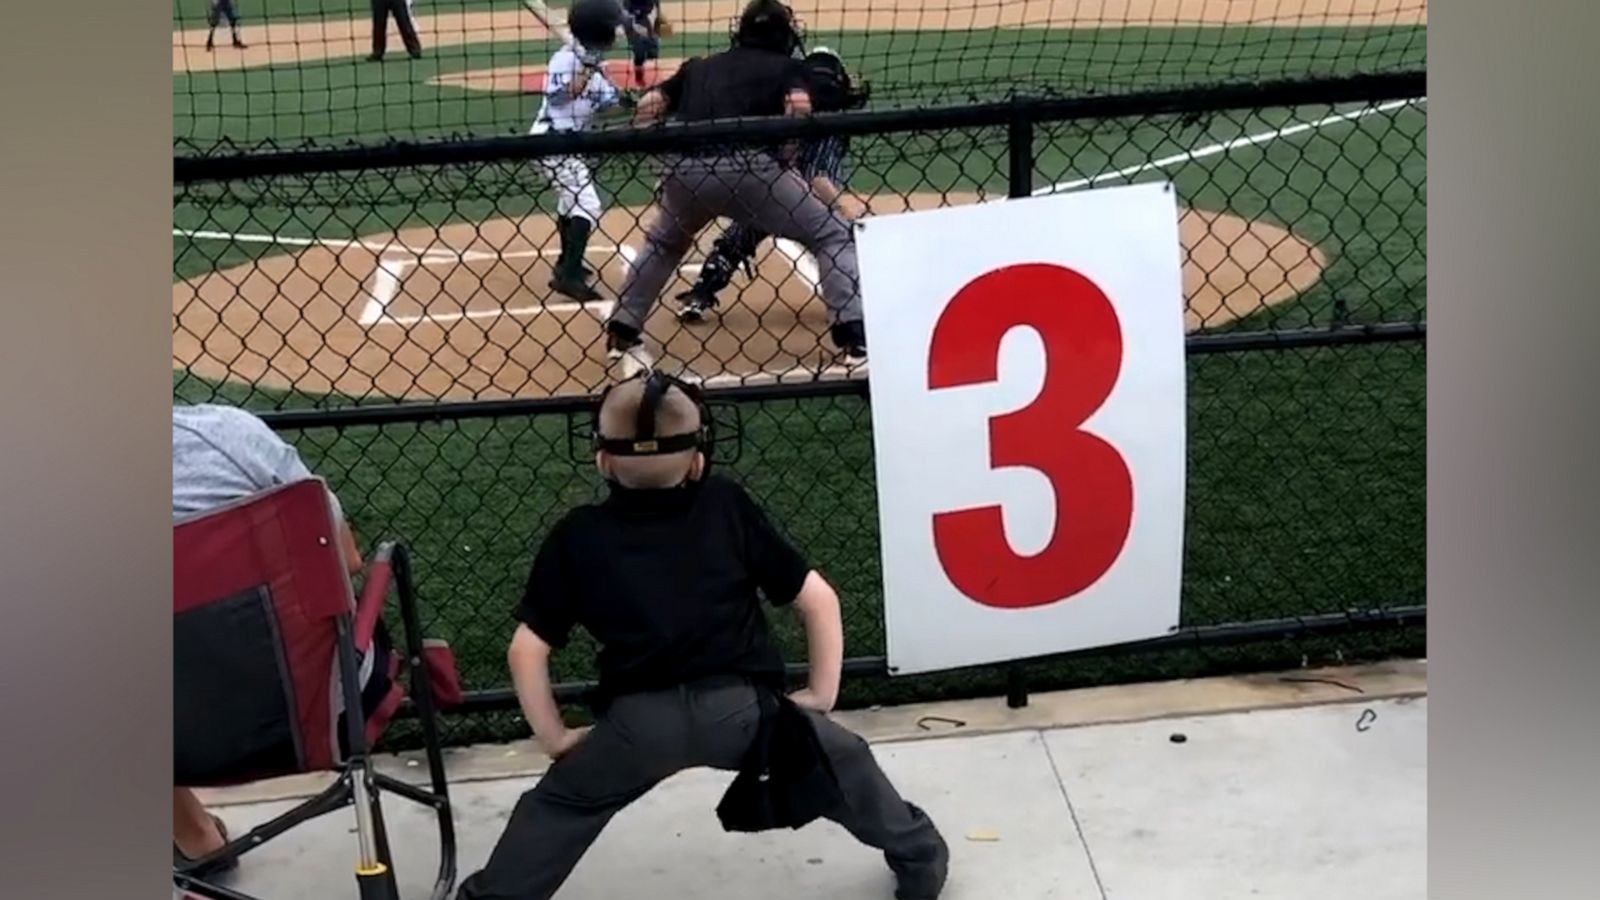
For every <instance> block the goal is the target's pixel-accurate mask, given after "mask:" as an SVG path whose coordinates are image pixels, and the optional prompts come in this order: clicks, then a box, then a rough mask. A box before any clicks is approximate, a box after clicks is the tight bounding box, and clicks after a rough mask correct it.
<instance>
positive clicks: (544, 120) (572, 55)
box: [529, 43, 621, 134]
mask: <svg viewBox="0 0 1600 900" xmlns="http://www.w3.org/2000/svg"><path fill="white" fill-rule="evenodd" d="M582 52H583V50H582V47H580V46H579V45H578V44H576V43H572V44H568V45H566V46H564V47H562V48H561V49H560V50H557V51H556V53H555V55H554V56H552V57H550V66H549V68H548V69H547V70H546V72H545V76H544V100H543V101H542V102H541V103H540V104H539V117H538V118H537V119H534V121H533V127H532V128H531V129H529V133H530V134H544V133H545V132H546V131H550V130H555V131H581V130H583V129H585V128H588V127H589V123H590V121H592V120H593V119H594V117H595V114H596V113H598V112H600V111H601V110H603V109H606V108H608V107H611V106H615V105H616V103H617V101H618V100H619V99H621V92H619V91H618V90H617V87H616V85H614V84H612V83H611V82H610V81H609V80H608V79H607V78H606V76H605V72H603V71H596V72H595V73H594V74H593V75H591V76H590V77H589V83H588V84H587V85H586V86H585V87H584V90H583V93H582V94H580V95H578V96H577V97H573V96H572V95H571V94H570V93H568V90H567V88H568V86H569V85H571V84H572V82H573V81H574V80H575V79H576V78H577V77H578V76H579V75H580V74H582V73H583V57H582Z"/></svg>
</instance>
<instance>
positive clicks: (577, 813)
mask: <svg viewBox="0 0 1600 900" xmlns="http://www.w3.org/2000/svg"><path fill="white" fill-rule="evenodd" d="M760 715H761V711H760V708H759V706H758V705H757V697H756V691H755V689H754V688H752V687H751V686H750V685H748V684H741V683H733V684H724V685H722V686H716V687H680V688H675V689H673V690H668V691H659V692H655V693H648V694H633V695H629V696H624V697H620V698H618V699H617V700H616V701H614V702H613V703H612V705H611V707H610V708H609V709H608V710H606V712H605V713H604V714H603V715H602V716H601V717H600V719H599V721H598V722H597V723H596V724H595V727H594V729H593V730H592V731H590V732H589V735H588V737H586V738H584V740H583V742H582V743H580V744H579V745H578V746H577V748H576V749H574V750H573V751H572V752H571V753H569V754H568V755H567V756H565V757H563V758H562V759H561V760H560V761H558V762H557V763H556V764H555V765H553V766H552V767H551V768H550V771H549V772H548V773H547V774H546V775H545V776H544V778H542V779H540V781H539V783H538V785H537V786H536V787H534V788H533V790H531V791H529V792H527V793H526V794H523V795H522V799H521V800H519V801H518V802H517V806H516V809H515V810H513V811H512V813H511V821H510V822H508V823H507V824H506V830H505V832H504V833H503V834H502V835H501V836H500V841H499V843H498V844H496V845H495V848H494V852H493V853H492V854H491V855H490V857H489V862H488V864H487V865H486V866H485V867H484V868H483V869H482V870H480V871H479V872H477V873H475V874H473V875H472V876H471V877H469V878H467V879H466V880H465V881H463V882H462V884H461V890H460V892H459V894H458V897H459V898H460V900H546V898H548V897H551V896H552V895H554V894H555V892H556V889H557V888H559V887H560V886H561V884H562V882H564V881H565V880H566V878H567V876H568V875H569V874H570V873H571V872H572V869H573V867H574V866H576V865H577V864H578V860H579V858H581V857H582V856H583V854H584V851H586V850H588V849H589V845H590V844H592V843H593V842H594V840H595V838H597V837H599V836H600V831H601V829H603V828H605V826H606V823H607V822H609V821H610V820H611V817H612V816H614V815H616V814H617V813H618V812H620V811H621V810H622V808H623V807H625V806H627V805H628V804H629V803H632V802H633V801H634V800H636V799H638V798H639V797H641V796H643V795H644V794H645V793H646V792H648V791H649V790H650V789H651V788H652V787H654V786H655V785H656V784H657V783H659V782H660V781H662V780H664V779H666V778H667V777H668V776H670V775H673V774H675V773H677V772H679V771H682V770H683V769H688V768H694V767H701V766H706V767H711V768H716V769H723V770H730V771H731V770H736V769H738V768H739V765H740V763H741V762H742V761H743V759H744V756H745V751H746V750H748V749H749V747H750V744H751V741H752V740H753V739H754V738H755V734H756V727H757V725H758V724H759V720H760ZM813 719H814V721H815V723H816V727H817V737H818V738H819V739H820V741H821V743H822V746H823V749H824V750H825V751H826V752H827V754H828V758H829V759H830V760H831V761H832V763H833V767H834V772H835V774H836V775H837V777H838V779H839V787H840V790H841V792H842V793H843V794H844V797H845V804H844V806H843V807H842V808H840V809H838V810H835V811H834V812H832V813H829V814H828V818H829V819H831V820H833V821H834V822H837V823H839V824H840V825H842V826H844V827H845V828H846V829H847V830H848V831H849V832H850V833H851V834H852V835H854V836H855V838H856V839H857V840H859V841H861V842H862V843H863V844H866V845H867V846H869V847H874V848H877V849H879V850H882V851H883V855H884V859H885V860H886V861H887V862H888V864H889V868H890V869H891V870H892V871H893V872H894V873H895V875H896V877H897V878H898V881H899V885H900V888H899V891H898V892H897V894H896V896H897V897H903V898H907V900H922V898H932V897H934V896H936V895H937V894H938V892H939V889H940V888H941V887H942V886H943V884H944V878H945V871H946V867H947V866H948V864H949V852H948V848H947V847H946V845H945V843H944V840H943V839H942V838H941V837H940V835H939V832H938V830H937V829H936V828H935V827H934V825H933V822H932V821H931V820H929V819H928V816H927V815H926V814H925V813H924V812H923V811H922V810H920V809H918V808H917V807H916V806H913V805H911V804H909V803H907V802H906V801H905V800H902V799H901V798H900V795H899V794H898V793H897V792H896V791H895V789H894V785H892V784H890V783H889V779H888V778H887V777H886V776H885V775H884V774H883V770H882V769H880V768H879V767H878V763H877V761H876V760H875V759H874V758H873V756H872V750H871V748H870V747H868V746H867V742H866V741H864V740H862V739H861V738H860V737H858V736H857V735H855V734H853V733H852V732H850V731H847V730H846V729H845V728H843V727H842V726H840V725H839V724H837V723H835V722H834V721H833V720H831V719H829V718H827V717H826V716H821V715H814V716H813ZM704 814H705V815H708V816H709V815H712V814H713V811H712V809H710V808H709V807H708V808H707V809H706V810H704ZM661 862H663V863H664V864H673V863H677V864H681V865H689V866H692V865H697V863H696V862H695V861H694V859H693V858H692V857H686V858H676V859H672V860H668V859H663V860H662V861H661ZM741 891H742V893H741ZM760 892H761V885H758V884H750V885H746V886H744V888H742V889H739V890H734V891H733V894H730V896H732V895H734V894H740V895H741V896H742V895H750V896H755V895H757V894H759V893H760ZM629 893H631V894H635V895H637V896H640V897H648V896H652V895H655V894H659V889H658V888H654V887H652V886H651V885H644V884H641V885H638V886H637V889H636V890H633V891H630V892H629Z"/></svg>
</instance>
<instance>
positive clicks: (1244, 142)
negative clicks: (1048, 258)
mask: <svg viewBox="0 0 1600 900" xmlns="http://www.w3.org/2000/svg"><path fill="white" fill-rule="evenodd" d="M1427 100H1428V98H1426V97H1418V98H1413V99H1408V100H1391V101H1389V102H1387V103H1380V104H1378V105H1376V106H1367V107H1362V108H1361V109H1357V110H1352V111H1350V112H1342V113H1334V114H1332V115H1327V116H1323V117H1322V118H1320V119H1316V120H1314V121H1311V122H1300V123H1298V124H1295V125H1286V126H1284V127H1282V128H1273V129H1270V130H1268V131H1262V132H1258V133H1256V134H1248V135H1245V136H1244V137H1237V138H1234V139H1233V140H1231V141H1222V142H1220V143H1216V144H1207V145H1206V146H1204V147H1199V148H1196V149H1194V150H1186V151H1184V152H1182V153H1174V154H1173V155H1171V156H1163V157H1162V158H1160V159H1153V160H1150V161H1148V162H1142V163H1139V164H1138V165H1133V166H1127V167H1125V168H1121V169H1116V170H1114V171H1111V172H1102V173H1100V174H1099V175H1093V176H1090V177H1088V178H1077V179H1073V180H1071V181H1061V182H1057V183H1055V184H1052V185H1047V186H1045V187H1042V188H1039V189H1038V190H1036V191H1034V192H1033V194H1034V196H1036V197H1038V196H1043V195H1045V194H1053V193H1056V192H1058V191H1070V190H1076V189H1077V188H1081V187H1089V186H1090V185H1095V184H1099V183H1100V182H1102V181H1108V180H1111V179H1115V178H1127V177H1129V176H1131V175H1138V174H1140V173H1142V172H1148V171H1150V170H1152V169H1165V168H1169V167H1171V166H1176V165H1182V164H1183V163H1187V162H1193V161H1194V160H1197V159H1205V158H1206V157H1208V156H1217V155H1219V154H1223V153H1227V152H1228V151H1230V150H1237V149H1238V148H1240V147H1253V146H1256V145H1258V144H1265V143H1267V142H1268V141H1275V140H1278V139H1279V138H1286V137H1293V136H1294V135H1297V134H1304V133H1305V132H1308V131H1316V130H1317V129H1320V128H1326V127H1328V126H1329V125H1337V124H1339V123H1341V122H1354V121H1357V120H1359V119H1364V118H1366V117H1367V116H1372V115H1377V114H1378V113H1384V112H1391V111H1393V110H1396V109H1400V108H1401V107H1404V106H1411V105H1414V104H1418V103H1426V102H1427Z"/></svg>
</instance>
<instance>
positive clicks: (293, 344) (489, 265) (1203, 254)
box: [172, 194, 1327, 400]
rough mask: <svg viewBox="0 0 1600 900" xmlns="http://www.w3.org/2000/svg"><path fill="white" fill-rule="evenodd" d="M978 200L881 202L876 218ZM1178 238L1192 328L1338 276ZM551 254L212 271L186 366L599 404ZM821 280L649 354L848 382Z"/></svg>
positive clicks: (589, 342)
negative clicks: (554, 286)
mask: <svg viewBox="0 0 1600 900" xmlns="http://www.w3.org/2000/svg"><path fill="white" fill-rule="evenodd" d="M979 199H982V198H979V197H977V196H976V195H965V196H951V197H947V198H946V197H941V196H940V195H937V194H920V195H915V196H913V197H911V198H899V197H887V198H886V197H879V198H874V200H873V211H874V212H876V213H889V212H896V211H901V210H904V209H907V208H917V209H921V208H928V207H932V206H938V205H943V204H946V203H953V204H961V203H970V202H975V201H977V200H979ZM639 217H640V211H639V210H632V209H617V210H612V211H610V212H608V213H607V214H606V216H605V217H604V218H603V221H602V223H601V227H600V229H598V230H597V232H596V234H595V238H594V240H593V242H592V243H591V245H590V254H589V258H588V264H589V265H590V267H591V268H594V269H595V270H596V271H597V272H598V275H599V280H600V282H601V283H602V285H603V288H602V292H603V293H606V294H608V295H611V296H614V295H615V293H616V292H617V290H618V289H619V288H620V287H621V284H622V279H623V276H624V274H625V272H626V265H627V263H628V260H629V259H630V258H631V256H632V254H633V253H634V249H635V248H638V247H640V246H642V245H643V235H642V233H641V229H640V226H639V221H638V220H639ZM717 233H718V232H717V229H716V228H711V229H707V231H706V232H705V233H704V234H703V235H701V246H700V249H699V250H697V251H695V252H692V253H691V254H690V255H689V256H688V257H687V258H686V265H685V271H684V272H682V273H680V277H679V280H678V281H677V282H675V283H674V284H672V285H669V286H668V288H667V291H666V292H665V294H664V296H665V297H668V298H670V297H671V296H672V295H673V294H675V293H676V292H678V291H680V290H683V289H684V288H686V287H687V286H688V280H689V279H692V278H693V277H694V272H695V271H696V269H695V268H694V266H695V265H696V264H697V262H698V260H699V259H700V258H702V256H703V252H704V249H705V248H707V247H709V244H710V241H711V240H712V239H714V238H715V236H716V234H717ZM1181 233H1182V239H1183V243H1184V246H1185V248H1186V250H1187V253H1186V260H1185V264H1184V290H1185V295H1186V297H1187V298H1188V307H1189V313H1188V317H1187V325H1188V327H1189V328H1190V329H1191V330H1192V329H1194V328H1197V327H1200V326H1202V325H1210V326H1215V325H1219V324H1222V323H1224V322H1227V321H1231V320H1233V319H1235V318H1238V317H1240V316H1242V315H1247V314H1249V313H1252V312H1255V311H1256V310H1258V309H1260V308H1261V307H1262V305H1263V304H1269V303H1281V302H1283V301H1285V300H1288V299H1290V298H1291V297H1294V296H1295V295H1297V294H1298V293H1300V292H1301V291H1303V290H1305V289H1306V288H1307V287H1309V286H1310V285H1312V284H1314V283H1315V282H1316V280H1317V278H1318V277H1319V276H1320V274H1321V272H1322V270H1323V268H1324V267H1325V265H1326V262H1327V260H1326V258H1325V256H1324V255H1323V254H1322V253H1321V252H1320V251H1319V250H1317V249H1316V248H1315V247H1313V246H1311V245H1309V244H1308V243H1306V242H1304V241H1303V240H1301V239H1299V238H1297V237H1295V236H1294V235H1293V234H1291V233H1289V232H1287V231H1285V230H1284V229H1282V228H1278V227H1276V226H1272V225H1267V224H1264V223H1261V222H1247V221H1245V220H1244V219H1240V218H1237V217H1234V216H1230V215H1222V214H1217V213H1211V212H1204V211H1199V210H1187V211H1185V212H1184V214H1183V217H1182V221H1181ZM791 254H792V255H791ZM555 255H556V239H555V235H554V227H553V223H552V221H551V220H550V219H549V217H548V216H544V215H537V216H531V217H529V218H526V219H523V220H520V221H513V220H508V219H498V220H493V221H489V222H483V223H478V224H465V225H452V226H448V227H445V228H442V229H438V230H435V229H434V228H431V227H421V228H416V229H411V230H407V231H403V232H400V233H399V234H397V235H390V236H386V237H378V238H372V239H367V240H364V241H362V242H359V243H354V242H350V243H348V245H344V244H343V243H336V242H329V245H328V246H317V247H312V248H309V249H306V250H304V251H302V252H298V253H293V254H283V255H276V256H270V257H267V258H264V259H261V260H259V261H257V262H253V263H247V264H244V265H240V266H235V267H233V268H230V269H225V270H220V271H216V272H210V273H207V274H205V275H202V276H198V277H196V278H193V279H190V280H188V281H183V282H179V283H176V284H174V285H173V290H172V305H173V315H174V330H173V363H174V365H175V366H177V367H179V368H187V369H189V370H190V371H192V372H193V373H194V374H196V375H199V376H202V377H206V378H213V379H218V380H222V379H232V380H239V381H246V382H251V383H254V384H257V385H259V386H261V387H267V388H275V389H288V388H291V387H293V388H297V389H299V390H303V391H309V392H314V393H321V392H329V391H337V392H342V393H345V394H349V395H353V396H357V397H367V396H378V395H383V396H390V397H404V398H407V399H413V400H419V399H456V400H460V399H472V398H506V397H546V396H559V395H570V394H586V393H590V392H593V391H594V390H596V389H597V388H598V387H599V386H601V385H603V384H604V383H606V381H607V380H609V378H610V377H614V375H615V373H614V372H608V370H607V364H606V362H605V357H604V352H603V341H602V332H601V323H602V322H603V320H604V318H605V317H606V316H607V315H609V313H610V309H611V307H610V304H609V303H600V304H590V305H589V306H587V307H585V306H582V305H579V304H577V303H573V302H570V301H567V300H566V299H565V298H562V297H559V296H554V295H552V294H551V292H550V291H549V290H548V289H547V287H546V283H547V282H548V280H549V277H550V260H551V259H552V258H553V257H554V256H555ZM797 257H798V261H797ZM814 278H815V273H814V268H813V266H812V263H811V262H810V260H809V259H806V258H805V257H804V256H803V254H802V253H801V252H800V251H799V248H797V247H792V246H791V247H789V248H787V252H786V248H784V247H777V248H774V247H773V245H772V244H771V243H770V242H769V243H768V244H767V245H766V246H765V247H764V248H763V251H762V255H761V256H760V258H759V259H758V264H757V267H756V279H755V280H753V281H746V280H745V279H743V278H742V277H741V278H740V279H738V280H736V281H735V283H734V287H733V288H731V289H730V290H729V291H728V292H726V294H725V295H724V297H725V304H724V308H723V310H722V315H721V316H720V318H713V319H712V320H711V321H710V322H709V323H707V324H703V325H699V326H694V327H692V328H690V327H684V326H682V325H679V324H678V323H677V321H676V320H675V319H674V318H673V316H672V314H671V310H670V308H669V306H668V304H666V303H663V304H662V305H660V306H658V307H657V309H656V311H655V313H654V315H653V316H652V317H651V319H650V320H649V322H648V325H647V328H646V331H647V335H648V338H649V341H648V344H649V347H650V349H651V350H652V352H654V353H656V354H657V356H658V357H661V358H663V359H664V361H665V363H666V365H667V366H668V367H669V368H674V369H675V368H677V367H678V366H683V367H685V368H687V370H688V371H689V372H691V373H699V374H701V375H710V374H712V373H718V374H716V375H714V376H713V377H712V378H711V379H708V380H709V381H711V382H712V383H740V382H741V381H743V382H745V383H751V382H771V381H773V380H778V379H782V380H790V379H802V380H809V379H811V378H814V377H818V376H819V374H820V375H821V377H849V376H850V375H851V373H849V372H846V371H844V370H842V369H839V368H837V367H831V366H830V360H829V359H827V358H825V354H826V353H828V352H829V348H827V347H826V346H824V342H825V339H824V338H823V337H822V336H823V335H824V334H825V333H826V321H825V317H824V308H823V305H822V303H821V301H820V299H818V298H817V297H816V294H815V290H814V287H813V281H814ZM868 314H869V315H870V314H871V313H870V311H869V313H868Z"/></svg>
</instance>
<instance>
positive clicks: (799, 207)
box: [606, 0, 867, 362]
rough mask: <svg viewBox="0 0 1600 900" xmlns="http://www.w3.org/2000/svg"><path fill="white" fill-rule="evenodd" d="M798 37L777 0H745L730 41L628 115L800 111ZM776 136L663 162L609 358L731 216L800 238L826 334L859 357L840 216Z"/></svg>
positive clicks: (647, 118)
mask: <svg viewBox="0 0 1600 900" xmlns="http://www.w3.org/2000/svg"><path fill="white" fill-rule="evenodd" d="M800 49H801V36H800V31H799V28H798V26H797V25H796V23H795V20H794V14H793V13H792V12H791V11H790V9H789V7H788V6H786V5H784V4H783V3H781V2H779V0H750V3H749V5H747V6H746V7H745V8H744V12H743V13H742V14H741V15H740V17H739V24H738V28H737V31H736V33H735V35H734V46H733V47H732V48H731V49H728V50H725V51H723V52H721V53H715V54H712V55H711V56H707V57H703V58H700V59H691V60H689V61H688V62H686V63H684V64H683V66H682V67H681V68H679V69H678V71H677V72H676V73H674V74H673V76H672V77H671V78H668V79H667V80H666V81H664V82H662V83H661V85H660V86H658V87H657V88H655V89H654V90H652V91H651V92H650V93H648V94H646V95H645V96H644V98H643V99H641V100H640V101H639V109H638V112H637V113H636V117H635V118H636V121H637V122H638V123H639V124H650V123H653V122H656V121H659V120H660V119H662V118H663V117H665V116H668V115H671V116H673V117H675V118H676V119H678V120H680V121H685V122H696V121H705V120H708V119H732V118H743V117H752V116H779V115H790V116H804V115H809V114H810V113H811V110H812V101H811V91H810V86H809V77H808V70H807V67H806V66H805V64H804V63H803V62H801V61H800V60H799V59H796V58H795V54H796V52H797V51H799V50H800ZM783 155H784V151H783V150H782V149H780V148H778V147H770V146H769V147H764V148H762V147H754V146H745V147H728V146H718V147H705V148H699V149H696V150H694V151H691V152H689V153H686V154H684V155H682V156H678V157H675V158H669V159H667V160H666V161H665V166H664V171H663V173H662V178H661V185H660V188H659V190H658V193H657V196H658V198H659V200H658V207H659V208H658V210H657V212H656V215H655V217H654V218H653V220H652V221H651V222H650V224H649V226H648V228H647V230H646V236H645V246H644V250H643V252H641V253H640V254H639V258H638V259H637V260H636V261H635V263H634V264H633V265H632V266H630V267H629V271H628V277H627V280H626V281H625V282H624V283H623V286H622V292H621V297H620V302H619V303H618V304H617V310H616V313H615V314H614V315H613V316H612V318H611V321H610V322H608V323H607V325H606V330H607V332H608V333H607V337H606V348H607V351H608V353H609V355H610V356H611V357H612V358H614V359H615V358H620V357H621V356H623V355H624V354H626V353H628V352H629V351H631V350H633V349H634V348H635V347H638V346H639V345H640V344H641V339H640V332H641V330H642V329H643V327H644V322H645V319H646V318H647V317H648V316H649V314H650V310H651V308H652V307H653V306H654V305H655V302H656V300H657V299H659V297H660V295H661V291H662V289H663V288H664V287H665V286H666V284H667V280H668V279H669V278H671V277H672V276H673V275H674V274H676V273H677V271H678V264H679V262H681V261H682V259H683V256H684V254H685V253H687V252H688V251H689V247H690V245H691V244H692V243H693V242H694V238H695V235H696V234H697V233H698V232H699V231H700V230H701V229H702V228H704V227H705V226H706V225H707V224H708V223H709V222H710V221H711V220H712V219H714V218H717V217H718V216H726V217H728V218H730V219H732V220H734V222H736V223H738V224H740V225H744V226H746V227H749V228H754V229H757V230H759V231H761V232H765V233H767V234H772V235H775V236H777V237H783V238H788V239H790V240H793V241H796V242H798V243H800V244H801V245H803V246H804V247H805V248H806V249H807V250H809V251H811V255H812V256H814V257H816V260H817V269H818V273H819V275H820V276H821V277H820V278H819V282H820V284H819V287H820V288H821V291H822V299H823V302H825V303H826V304H827V306H828V314H829V324H830V326H831V328H830V333H831V336H832V338H833V342H834V344H835V345H837V346H838V348H839V350H840V351H842V353H843V354H844V356H845V358H846V359H847V360H849V361H852V362H860V361H862V360H865V359H866V355H867V336H866V329H865V327H864V325H863V323H862V311H861V294H860V279H859V275H858V271H857V266H856V248H855V241H854V239H853V236H852V235H851V233H850V225H849V223H848V222H847V221H846V219H845V218H844V216H842V215H840V213H839V212H838V210H836V209H835V208H834V207H833V206H832V205H831V204H830V203H829V202H828V201H826V200H824V199H823V198H822V197H820V196H818V195H817V194H816V192H815V191H814V190H813V189H812V187H811V185H809V184H807V183H806V180H805V179H804V178H802V177H801V176H800V175H799V174H798V173H797V172H795V171H794V170H793V168H791V167H788V166H786V165H785V160H784V159H783Z"/></svg>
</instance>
